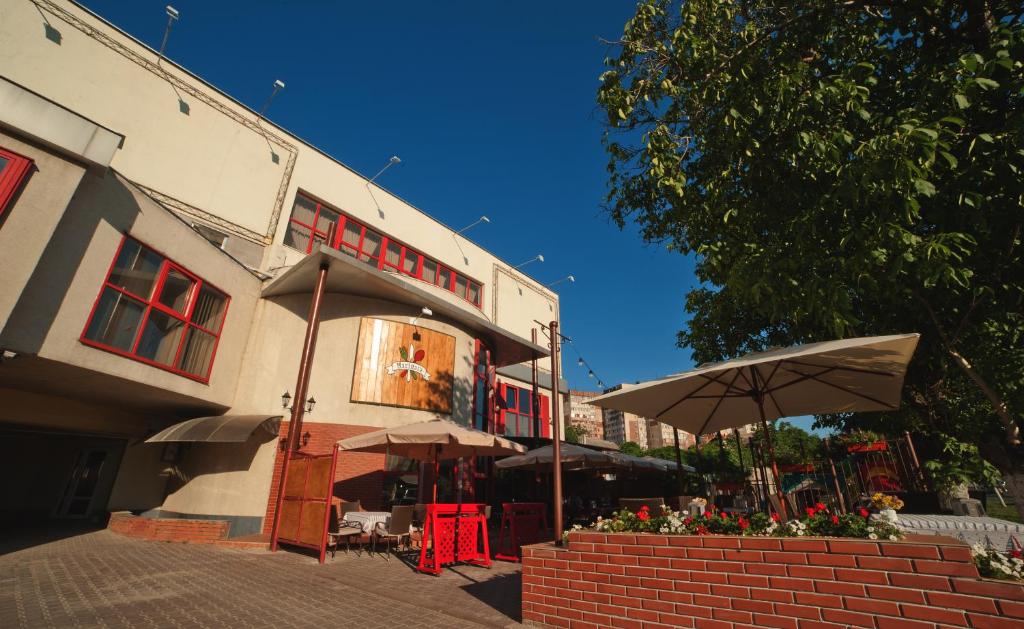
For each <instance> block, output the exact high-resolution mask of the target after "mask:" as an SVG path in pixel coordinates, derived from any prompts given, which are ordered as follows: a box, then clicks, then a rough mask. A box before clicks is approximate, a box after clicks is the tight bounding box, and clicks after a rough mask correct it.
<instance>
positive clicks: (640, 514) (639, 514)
mask: <svg viewBox="0 0 1024 629" xmlns="http://www.w3.org/2000/svg"><path fill="white" fill-rule="evenodd" d="M636 517H637V518H639V520H640V521H641V522H646V521H648V520H650V519H651V514H650V513H647V509H640V511H638V512H637V514H636Z"/></svg>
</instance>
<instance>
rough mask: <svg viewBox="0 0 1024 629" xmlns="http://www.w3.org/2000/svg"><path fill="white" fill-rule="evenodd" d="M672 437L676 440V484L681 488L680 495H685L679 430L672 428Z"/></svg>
mask: <svg viewBox="0 0 1024 629" xmlns="http://www.w3.org/2000/svg"><path fill="white" fill-rule="evenodd" d="M672 436H673V437H674V438H675V440H676V484H677V485H678V486H679V495H680V496H682V495H683V453H682V451H681V450H680V449H679V429H678V428H676V427H675V426H673V427H672ZM680 508H682V507H680Z"/></svg>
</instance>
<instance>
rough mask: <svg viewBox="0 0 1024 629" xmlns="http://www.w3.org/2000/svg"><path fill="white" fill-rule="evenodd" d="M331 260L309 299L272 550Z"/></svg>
mask: <svg viewBox="0 0 1024 629" xmlns="http://www.w3.org/2000/svg"><path fill="white" fill-rule="evenodd" d="M327 269H328V264H327V263H326V262H323V263H321V264H320V270H319V271H318V272H317V276H316V288H315V289H314V291H313V298H312V300H311V301H310V303H309V315H307V317H306V338H305V340H304V341H303V343H302V356H301V358H299V375H298V378H297V379H296V382H295V397H294V398H292V399H293V400H294V402H293V403H292V415H291V418H290V421H289V422H288V437H287V438H286V440H285V443H286V445H287V447H286V448H285V451H284V461H282V463H281V481H280V483H278V486H277V502H276V505H275V507H274V526H273V528H272V529H271V531H270V550H274V551H276V550H277V534H278V527H279V526H280V524H281V507H282V505H283V504H284V488H285V483H287V482H288V468H289V466H290V463H291V459H292V453H293V452H295V451H296V450H298V449H299V439H300V435H302V418H303V416H304V415H305V413H306V401H305V400H306V393H307V392H308V390H309V374H310V372H312V370H313V353H314V352H315V351H316V335H317V332H319V331H320V306H321V304H322V303H323V300H324V288H325V287H326V286H327Z"/></svg>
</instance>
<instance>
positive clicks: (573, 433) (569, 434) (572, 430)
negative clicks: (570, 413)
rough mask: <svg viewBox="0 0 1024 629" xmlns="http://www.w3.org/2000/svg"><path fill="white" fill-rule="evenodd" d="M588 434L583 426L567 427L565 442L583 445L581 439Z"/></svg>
mask: <svg viewBox="0 0 1024 629" xmlns="http://www.w3.org/2000/svg"><path fill="white" fill-rule="evenodd" d="M588 434H589V433H588V432H587V429H586V428H584V427H583V426H573V425H571V424H570V425H569V426H566V427H565V440H566V441H567V442H569V443H583V438H584V437H586V436H587V435H588Z"/></svg>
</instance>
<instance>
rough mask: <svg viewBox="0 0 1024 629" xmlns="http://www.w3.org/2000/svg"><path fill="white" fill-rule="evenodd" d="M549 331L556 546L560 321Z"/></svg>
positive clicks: (559, 534) (557, 533) (559, 518)
mask: <svg viewBox="0 0 1024 629" xmlns="http://www.w3.org/2000/svg"><path fill="white" fill-rule="evenodd" d="M548 331H549V332H550V333H551V396H552V404H551V431H552V433H553V434H552V440H551V444H552V446H554V447H553V448H552V450H553V454H554V460H553V461H552V462H551V463H552V465H553V466H554V469H553V470H552V476H554V480H555V482H554V490H555V496H554V500H555V505H554V506H555V546H561V545H562V530H563V528H562V447H561V444H562V428H561V421H560V418H559V411H560V410H561V409H560V408H559V404H558V322H557V321H552V322H551V323H550V325H549V326H548Z"/></svg>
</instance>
